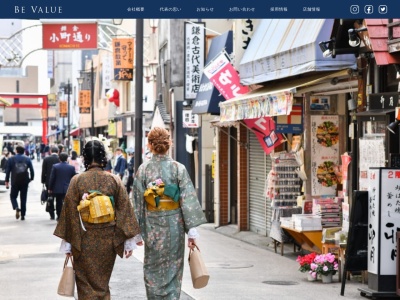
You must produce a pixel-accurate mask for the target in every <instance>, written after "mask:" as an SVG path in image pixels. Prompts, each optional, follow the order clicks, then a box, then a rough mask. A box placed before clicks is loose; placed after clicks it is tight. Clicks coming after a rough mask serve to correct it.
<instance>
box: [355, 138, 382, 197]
mask: <svg viewBox="0 0 400 300" xmlns="http://www.w3.org/2000/svg"><path fill="white" fill-rule="evenodd" d="M359 153H360V159H359V161H360V172H359V180H358V184H359V190H360V191H367V190H368V185H369V181H368V170H369V168H371V167H384V166H385V144H384V139H383V137H376V138H375V139H363V138H361V139H360V140H359Z"/></svg>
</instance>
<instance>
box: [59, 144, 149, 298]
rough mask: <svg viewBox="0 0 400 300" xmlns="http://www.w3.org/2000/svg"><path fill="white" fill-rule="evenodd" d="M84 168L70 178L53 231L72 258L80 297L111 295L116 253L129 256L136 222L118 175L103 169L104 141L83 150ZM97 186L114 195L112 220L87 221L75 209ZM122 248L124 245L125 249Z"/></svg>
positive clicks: (137, 236) (136, 236) (137, 238)
mask: <svg viewBox="0 0 400 300" xmlns="http://www.w3.org/2000/svg"><path fill="white" fill-rule="evenodd" d="M83 157H84V164H85V168H86V171H85V172H83V173H81V174H79V175H76V176H74V177H73V178H72V180H71V183H70V185H69V188H68V191H67V194H66V196H65V200H64V206H63V209H62V212H61V216H60V218H59V220H58V224H57V227H56V229H55V231H54V235H56V236H58V237H60V238H62V239H63V243H62V246H61V248H62V251H63V252H65V253H66V254H67V255H72V256H73V258H74V269H75V278H76V285H77V289H78V298H79V300H92V299H93V300H94V299H96V300H100V299H102V300H106V299H111V296H110V289H109V286H108V285H109V281H110V278H111V273H112V270H113V267H114V263H115V259H116V256H117V254H118V255H119V256H120V257H123V254H124V252H125V257H126V258H128V257H130V256H131V255H132V250H133V249H134V248H135V247H136V244H137V245H141V244H142V241H141V236H140V230H139V225H138V222H137V220H136V217H135V214H134V210H133V206H132V204H131V202H130V201H129V199H128V194H127V193H126V189H125V187H124V185H123V184H122V182H121V179H120V178H118V177H117V176H115V175H112V174H110V173H108V172H105V171H103V168H104V167H105V165H106V163H107V160H106V153H105V149H104V146H103V144H102V143H101V142H100V141H97V140H94V141H89V142H87V143H86V145H85V147H84V150H83ZM92 190H97V191H100V192H101V193H102V194H103V195H106V196H110V198H111V196H113V200H114V212H115V220H114V221H110V222H108V223H97V224H95V223H87V222H84V221H82V219H81V216H80V213H79V212H78V209H77V207H78V205H79V204H80V200H82V199H83V198H84V194H87V193H90V192H89V191H92ZM124 248H125V249H124Z"/></svg>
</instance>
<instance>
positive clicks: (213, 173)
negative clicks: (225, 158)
mask: <svg viewBox="0 0 400 300" xmlns="http://www.w3.org/2000/svg"><path fill="white" fill-rule="evenodd" d="M215 157H216V153H215V150H214V151H213V152H212V154H211V177H212V178H215Z"/></svg>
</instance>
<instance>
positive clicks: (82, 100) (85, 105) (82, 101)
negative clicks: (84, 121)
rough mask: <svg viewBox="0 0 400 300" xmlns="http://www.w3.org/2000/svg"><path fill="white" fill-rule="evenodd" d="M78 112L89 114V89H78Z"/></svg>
mask: <svg viewBox="0 0 400 300" xmlns="http://www.w3.org/2000/svg"><path fill="white" fill-rule="evenodd" d="M78 106H79V113H81V114H89V113H90V91H87V90H81V91H79V100H78Z"/></svg>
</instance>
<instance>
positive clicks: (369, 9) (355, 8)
mask: <svg viewBox="0 0 400 300" xmlns="http://www.w3.org/2000/svg"><path fill="white" fill-rule="evenodd" d="M387 10H388V8H387V5H379V6H378V13H380V14H386V13H387ZM350 13H352V14H359V13H360V6H359V5H352V6H350ZM364 13H365V14H367V15H370V14H373V13H374V6H373V5H365V6H364Z"/></svg>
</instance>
